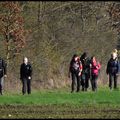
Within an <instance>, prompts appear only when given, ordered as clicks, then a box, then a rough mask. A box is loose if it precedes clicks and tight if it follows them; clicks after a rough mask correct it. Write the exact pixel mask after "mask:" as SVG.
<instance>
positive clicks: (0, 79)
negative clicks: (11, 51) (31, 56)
mask: <svg viewBox="0 0 120 120" xmlns="http://www.w3.org/2000/svg"><path fill="white" fill-rule="evenodd" d="M6 67H7V64H6V63H5V61H4V60H3V59H2V58H0V95H3V85H4V78H5V77H7V70H6ZM31 79H32V66H31V64H30V62H29V61H28V58H27V57H24V59H23V63H22V64H21V66H20V80H21V82H22V94H23V95H24V94H25V93H28V94H31Z"/></svg>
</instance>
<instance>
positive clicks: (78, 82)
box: [71, 72, 80, 92]
mask: <svg viewBox="0 0 120 120" xmlns="http://www.w3.org/2000/svg"><path fill="white" fill-rule="evenodd" d="M71 76H72V85H71V88H72V92H73V91H74V86H75V83H76V80H77V92H78V91H79V90H80V77H79V76H78V73H77V72H72V73H71Z"/></svg>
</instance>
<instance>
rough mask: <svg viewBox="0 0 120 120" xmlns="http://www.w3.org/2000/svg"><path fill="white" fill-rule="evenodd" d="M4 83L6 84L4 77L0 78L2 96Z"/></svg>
mask: <svg viewBox="0 0 120 120" xmlns="http://www.w3.org/2000/svg"><path fill="white" fill-rule="evenodd" d="M3 82H4V77H2V78H0V94H1V95H2V92H3Z"/></svg>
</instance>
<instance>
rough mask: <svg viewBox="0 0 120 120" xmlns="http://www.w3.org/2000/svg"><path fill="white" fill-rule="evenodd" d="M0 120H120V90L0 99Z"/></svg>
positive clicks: (37, 93)
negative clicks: (109, 119) (87, 119)
mask: <svg viewBox="0 0 120 120" xmlns="http://www.w3.org/2000/svg"><path fill="white" fill-rule="evenodd" d="M0 117H1V118H120V91H119V90H113V91H110V90H109V88H107V87H105V88H100V89H98V91H97V92H92V91H91V90H90V91H88V92H82V91H80V92H79V93H76V92H75V93H70V89H57V90H56V89H54V90H42V91H32V94H31V95H27V94H26V95H22V94H21V93H20V94H18V93H14V94H13V93H4V95H3V96H0Z"/></svg>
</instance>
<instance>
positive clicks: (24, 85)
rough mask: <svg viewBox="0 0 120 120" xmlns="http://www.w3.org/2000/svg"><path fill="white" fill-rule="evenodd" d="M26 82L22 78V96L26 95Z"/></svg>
mask: <svg viewBox="0 0 120 120" xmlns="http://www.w3.org/2000/svg"><path fill="white" fill-rule="evenodd" d="M26 82H27V80H26V78H23V79H22V85H23V86H22V93H23V95H24V94H25V93H26Z"/></svg>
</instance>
